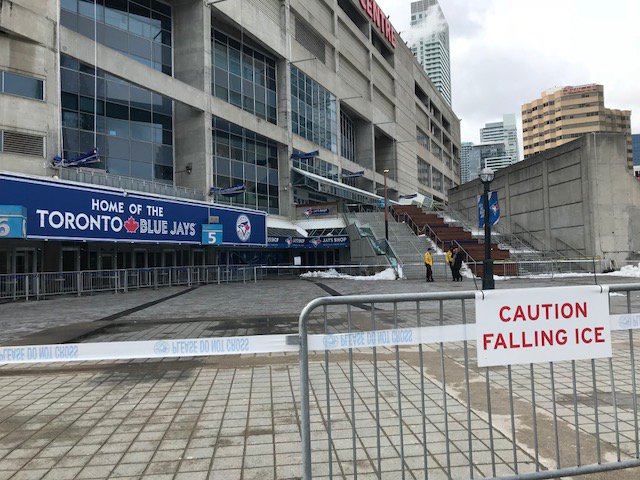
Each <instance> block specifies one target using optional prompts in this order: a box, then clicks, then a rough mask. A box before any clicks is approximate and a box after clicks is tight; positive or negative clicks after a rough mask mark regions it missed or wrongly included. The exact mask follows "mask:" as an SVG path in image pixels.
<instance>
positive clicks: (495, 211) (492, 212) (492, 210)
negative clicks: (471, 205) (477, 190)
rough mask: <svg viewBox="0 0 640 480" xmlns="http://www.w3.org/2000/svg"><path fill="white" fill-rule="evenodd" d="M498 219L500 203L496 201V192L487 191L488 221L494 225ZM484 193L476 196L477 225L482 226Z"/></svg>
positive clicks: (483, 219) (483, 220)
mask: <svg viewBox="0 0 640 480" xmlns="http://www.w3.org/2000/svg"><path fill="white" fill-rule="evenodd" d="M499 221H500V203H499V202H498V192H490V193H489V222H491V225H492V226H495V225H497V224H498V222H499ZM484 222H485V212H484V195H479V196H478V227H479V228H484Z"/></svg>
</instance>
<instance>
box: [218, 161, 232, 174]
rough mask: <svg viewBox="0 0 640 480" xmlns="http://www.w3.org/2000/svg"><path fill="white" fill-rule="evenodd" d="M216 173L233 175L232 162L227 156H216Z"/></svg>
mask: <svg viewBox="0 0 640 480" xmlns="http://www.w3.org/2000/svg"><path fill="white" fill-rule="evenodd" d="M216 174H217V175H218V176H220V175H222V176H225V177H229V176H230V175H231V162H230V161H229V160H227V159H226V158H216Z"/></svg>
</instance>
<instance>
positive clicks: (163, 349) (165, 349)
mask: <svg viewBox="0 0 640 480" xmlns="http://www.w3.org/2000/svg"><path fill="white" fill-rule="evenodd" d="M153 351H154V352H155V353H156V354H157V355H166V354H167V353H169V343H168V342H165V341H164V340H160V341H159V342H156V344H155V345H154V346H153Z"/></svg>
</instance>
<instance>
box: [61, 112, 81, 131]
mask: <svg viewBox="0 0 640 480" xmlns="http://www.w3.org/2000/svg"><path fill="white" fill-rule="evenodd" d="M62 125H63V126H64V127H70V128H78V113H77V112H71V111H69V110H63V111H62Z"/></svg>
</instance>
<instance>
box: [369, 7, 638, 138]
mask: <svg viewBox="0 0 640 480" xmlns="http://www.w3.org/2000/svg"><path fill="white" fill-rule="evenodd" d="M377 1H378V4H379V5H380V7H381V8H382V9H383V10H384V12H385V14H387V15H389V16H390V17H391V22H392V23H393V25H394V26H395V28H396V30H397V31H399V32H402V31H406V30H407V29H408V27H409V22H410V17H411V1H410V0H377ZM440 5H441V7H442V10H443V12H444V15H445V17H446V19H447V21H448V22H449V28H450V35H451V77H452V84H453V86H452V89H453V93H452V95H453V108H454V111H455V112H456V114H457V115H458V117H460V119H461V120H462V123H461V129H462V141H472V142H478V141H479V140H480V134H479V131H478V130H479V128H480V127H482V126H483V125H484V124H485V123H486V122H491V121H499V120H501V119H502V114H503V113H516V114H517V116H518V123H519V124H520V117H521V115H520V107H521V106H522V104H523V103H527V102H529V101H531V100H533V99H535V98H538V97H539V96H540V94H541V92H542V91H543V90H546V89H549V88H552V87H555V86H564V85H580V84H585V83H601V84H603V85H604V89H605V90H604V93H605V106H606V107H608V108H621V109H629V110H632V115H631V122H632V128H633V133H640V1H638V0H608V1H602V0H440ZM520 127H521V124H520ZM520 148H521V149H522V144H521V145H520Z"/></svg>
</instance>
